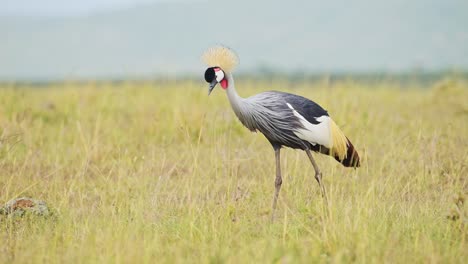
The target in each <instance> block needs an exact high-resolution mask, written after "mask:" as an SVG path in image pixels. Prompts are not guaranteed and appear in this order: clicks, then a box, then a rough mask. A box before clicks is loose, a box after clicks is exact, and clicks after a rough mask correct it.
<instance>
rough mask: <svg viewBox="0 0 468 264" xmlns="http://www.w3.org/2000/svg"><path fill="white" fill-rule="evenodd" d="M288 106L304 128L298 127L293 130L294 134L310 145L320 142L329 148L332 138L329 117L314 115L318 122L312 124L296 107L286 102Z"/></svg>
mask: <svg viewBox="0 0 468 264" xmlns="http://www.w3.org/2000/svg"><path fill="white" fill-rule="evenodd" d="M286 104H287V105H288V107H289V108H290V109H291V110H292V111H293V113H294V115H295V116H296V117H297V118H299V121H300V122H301V124H302V126H303V127H304V128H299V129H296V130H295V131H294V134H295V135H296V136H297V137H299V138H300V139H302V140H305V141H308V142H310V144H312V145H314V146H315V145H316V144H320V145H322V146H325V147H327V148H331V146H332V140H331V138H330V117H329V116H326V115H323V116H320V117H316V118H315V120H317V121H318V122H320V123H319V124H317V125H314V124H312V123H310V122H309V121H307V119H305V118H304V117H303V116H302V115H301V114H299V113H298V112H297V111H296V109H294V108H293V107H292V106H291V105H290V104H289V103H286Z"/></svg>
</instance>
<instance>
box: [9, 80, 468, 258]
mask: <svg viewBox="0 0 468 264" xmlns="http://www.w3.org/2000/svg"><path fill="white" fill-rule="evenodd" d="M236 85H237V91H238V92H239V94H240V95H242V96H244V97H246V96H250V95H253V94H255V93H258V92H261V91H265V90H282V91H288V92H292V93H296V94H299V95H303V96H305V97H308V98H310V99H312V100H314V101H316V102H317V103H319V104H320V105H322V106H323V107H324V108H325V109H327V110H328V111H329V113H330V115H331V116H332V117H333V118H334V120H335V121H336V123H337V124H338V125H339V126H340V127H341V128H342V130H343V131H344V133H345V134H346V135H347V136H348V137H349V138H350V139H351V141H352V142H353V144H354V146H355V147H356V149H357V151H358V152H359V154H360V156H361V158H362V162H361V164H362V167H361V168H358V169H356V170H354V169H349V168H344V167H342V166H341V165H340V164H339V163H337V162H336V161H335V160H334V159H332V158H330V157H326V156H323V155H315V156H314V157H316V160H317V162H318V164H319V166H320V168H321V170H322V172H323V177H324V183H325V186H326V188H327V191H328V200H329V203H328V207H325V204H324V202H323V200H322V197H321V195H320V188H319V186H318V184H317V182H316V181H315V179H314V170H313V168H312V166H311V165H310V162H309V160H308V159H307V156H306V154H305V153H304V152H302V151H297V150H291V149H285V150H284V151H282V171H283V186H282V189H281V193H280V198H279V201H278V210H277V214H276V215H277V217H276V220H275V221H274V222H271V219H270V216H271V202H272V198H273V193H274V179H275V156H274V152H273V150H272V148H271V146H270V144H269V143H268V141H267V140H265V139H264V137H263V136H262V135H261V134H259V133H256V134H253V133H251V132H249V131H248V130H247V129H246V128H244V127H242V125H241V123H240V122H239V121H238V120H237V119H236V117H235V115H234V113H233V111H232V110H231V108H230V106H229V102H228V100H227V98H226V96H225V94H224V93H225V92H224V91H222V89H219V88H216V89H215V90H214V92H213V93H212V94H211V96H209V97H208V96H207V85H206V83H204V82H203V81H167V82H148V83H143V82H138V83H133V82H123V83H119V84H112V83H109V84H106V83H93V82H87V83H72V82H70V83H62V84H51V85H49V86H47V87H39V88H37V87H28V86H26V85H25V86H20V87H17V86H15V87H13V86H12V85H7V84H4V85H2V87H0V204H1V205H3V204H4V203H6V202H7V201H9V200H10V199H13V198H17V197H23V196H27V197H33V198H37V199H41V200H44V201H46V202H47V204H48V206H49V207H50V209H51V211H52V215H51V216H48V217H40V216H34V215H25V216H24V217H10V216H6V215H0V263H31V262H45V263H180V262H191V263H312V262H321V263H348V262H357V263H466V260H467V259H468V243H467V238H468V206H467V203H468V201H467V200H466V199H468V177H467V176H468V151H467V150H468V83H466V82H464V81H462V80H457V79H451V80H445V81H441V82H438V83H435V84H431V85H423V84H418V83H414V84H411V83H409V84H405V85H401V84H399V83H398V82H393V81H382V82H376V83H372V84H369V83H360V82H357V81H352V80H348V81H342V82H336V83H328V82H310V83H308V82H297V83H291V82H288V81H281V80H280V81H278V80H275V81H261V82H252V81H244V82H242V81H241V80H240V79H239V81H237V82H236Z"/></svg>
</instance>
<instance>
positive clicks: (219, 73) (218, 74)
mask: <svg viewBox="0 0 468 264" xmlns="http://www.w3.org/2000/svg"><path fill="white" fill-rule="evenodd" d="M215 74H216V81H217V82H221V81H222V80H223V79H224V72H223V71H222V70H217V71H216V72H215Z"/></svg>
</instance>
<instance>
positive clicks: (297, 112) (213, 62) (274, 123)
mask: <svg viewBox="0 0 468 264" xmlns="http://www.w3.org/2000/svg"><path fill="white" fill-rule="evenodd" d="M204 59H205V62H206V63H207V64H208V65H209V66H210V68H208V69H207V70H206V72H205V80H206V81H207V82H208V83H210V88H209V92H208V93H211V91H212V90H213V88H214V87H215V86H216V85H217V84H218V83H219V84H220V85H221V87H222V88H223V89H224V90H226V94H227V97H228V99H229V102H230V104H231V107H232V109H233V110H234V113H235V114H236V116H237V117H238V119H239V120H240V121H241V122H242V124H243V125H244V126H245V127H247V128H248V129H249V130H251V131H259V132H260V133H262V134H263V135H265V137H266V138H267V139H268V141H270V143H271V145H272V146H273V148H274V150H275V158H276V180H275V187H276V191H275V196H274V199H273V214H274V210H275V208H276V203H277V199H278V195H279V191H280V188H281V184H282V177H281V166H280V149H281V148H282V147H283V146H285V147H290V148H294V149H301V150H304V151H305V152H306V153H307V156H308V157H309V159H310V161H311V163H312V165H313V167H314V170H315V179H316V180H317V182H318V183H319V185H320V187H321V191H322V195H323V196H324V198H325V200H326V192H325V187H324V186H323V183H322V174H321V172H320V170H319V168H318V166H317V163H316V162H315V160H314V159H313V157H312V154H311V152H310V151H315V152H319V153H322V154H326V155H330V156H332V157H334V158H335V159H336V160H337V161H338V162H340V163H341V164H343V165H344V166H346V167H359V166H360V161H359V155H358V153H357V151H356V150H355V149H354V146H353V144H352V143H351V142H350V141H349V140H348V138H347V137H346V136H345V135H344V134H343V132H342V131H341V130H340V129H339V128H338V126H337V125H336V123H335V122H334V121H333V119H331V118H330V116H329V115H328V112H327V111H326V110H324V109H323V108H322V107H321V106H320V105H318V104H317V103H315V102H313V101H311V100H309V99H307V98H304V97H302V96H298V95H294V94H289V93H284V92H278V91H268V92H263V93H259V94H257V95H254V96H251V97H248V98H243V97H241V96H239V95H238V94H237V91H236V88H235V85H234V77H233V75H232V70H233V69H234V67H235V66H236V64H237V56H236V55H235V54H234V52H232V50H230V49H228V48H226V47H215V48H211V49H209V50H208V51H207V52H206V53H205V54H204Z"/></svg>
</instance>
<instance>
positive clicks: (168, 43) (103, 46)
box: [0, 0, 468, 82]
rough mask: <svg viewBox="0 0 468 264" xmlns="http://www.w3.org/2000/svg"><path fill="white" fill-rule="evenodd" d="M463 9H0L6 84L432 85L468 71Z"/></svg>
mask: <svg viewBox="0 0 468 264" xmlns="http://www.w3.org/2000/svg"><path fill="white" fill-rule="evenodd" d="M467 25H468V1H466V0H446V1H441V0H439V1H437V0H413V1H405V0H395V1H373V0H361V1H332V2H325V1H315V0H314V1H312V0H296V1H287V2H286V1H247V0H238V1H204V0H81V1H71V0H43V1H37V0H14V1H13V0H0V36H1V37H0V38H1V41H0V81H3V82H5V81H6V82H10V81H13V82H15V81H55V80H89V79H93V80H96V79H97V80H100V79H103V80H109V79H111V80H121V79H156V78H187V77H190V78H192V77H199V76H200V75H201V74H202V73H203V71H204V69H205V66H204V65H203V64H202V62H201V61H200V55H201V54H202V52H203V51H204V50H205V49H206V48H207V47H209V46H211V45H214V44H224V45H227V46H229V47H231V48H233V49H234V50H235V51H236V52H237V53H238V54H239V55H240V59H241V66H240V67H239V69H238V73H240V74H250V75H271V74H276V75H278V74H284V75H286V76H291V75H329V74H336V75H340V74H345V75H358V76H359V75H379V74H380V75H381V74H389V75H395V76H401V75H405V74H408V73H410V74H415V73H417V74H420V75H425V76H426V77H427V76H434V75H436V76H437V75H444V74H447V73H453V72H456V73H458V74H461V75H465V74H464V72H466V70H467V69H468V26H467Z"/></svg>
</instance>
